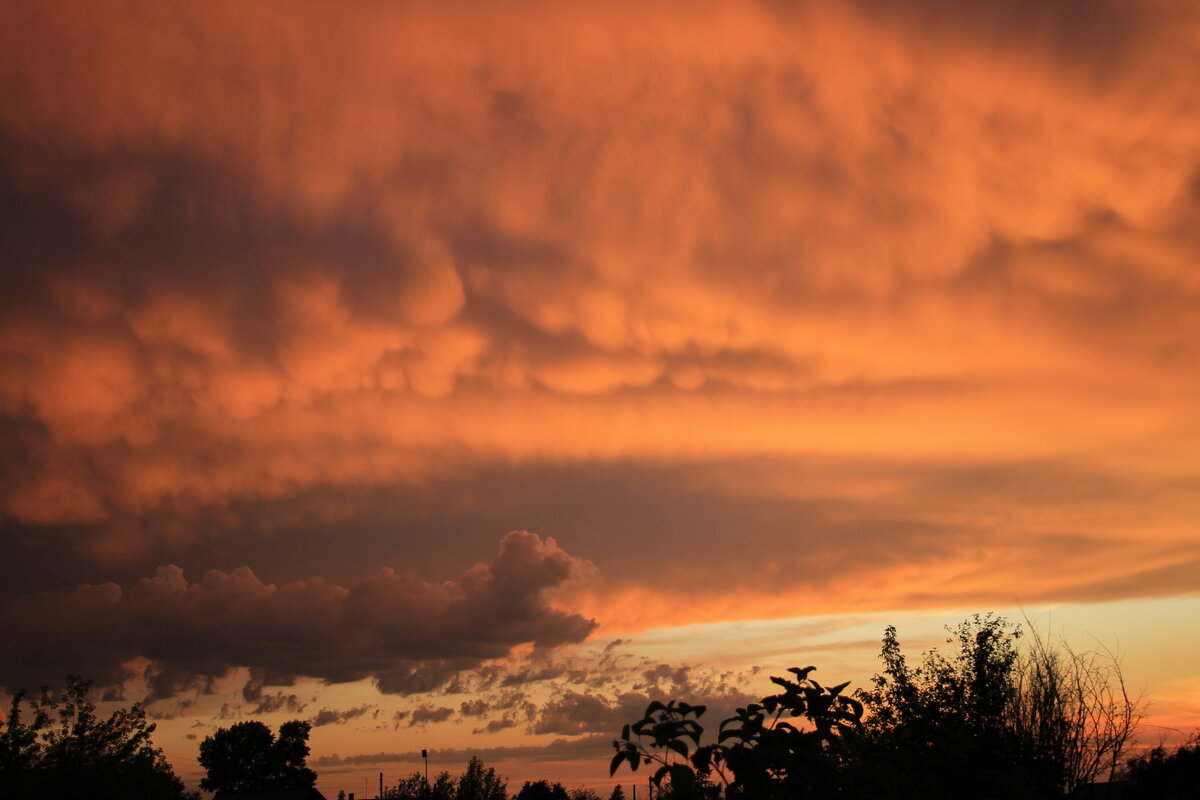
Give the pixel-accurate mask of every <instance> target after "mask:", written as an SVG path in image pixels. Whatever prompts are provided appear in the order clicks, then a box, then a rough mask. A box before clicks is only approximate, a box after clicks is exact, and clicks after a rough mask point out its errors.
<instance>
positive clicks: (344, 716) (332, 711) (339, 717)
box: [309, 703, 375, 728]
mask: <svg viewBox="0 0 1200 800" xmlns="http://www.w3.org/2000/svg"><path fill="white" fill-rule="evenodd" d="M373 708H375V706H374V705H371V704H369V703H368V704H365V705H361V706H355V707H353V708H343V709H336V708H322V709H321V710H320V711H318V712H317V715H316V716H315V717H313V718H312V719H310V720H309V722H311V723H312V724H313V727H316V728H320V727H322V726H324V725H344V724H345V723H347V722H349V721H350V720H352V719H357V718H358V717H361V716H362V715H364V714H366V713H367V712H368V711H370V710H371V709H373Z"/></svg>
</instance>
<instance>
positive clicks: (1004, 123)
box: [0, 0, 1200, 794]
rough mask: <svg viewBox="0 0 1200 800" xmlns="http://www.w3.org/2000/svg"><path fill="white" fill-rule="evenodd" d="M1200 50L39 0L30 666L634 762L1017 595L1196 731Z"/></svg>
mask: <svg viewBox="0 0 1200 800" xmlns="http://www.w3.org/2000/svg"><path fill="white" fill-rule="evenodd" d="M1198 74H1200V13H1198V12H1197V9H1196V7H1195V6H1194V5H1193V4H1188V3H1173V2H1153V1H1151V2H1106V1H1104V0H1098V1H1097V2H1087V3H1084V2H1061V3H1041V2H1023V1H1020V0H1014V2H1006V3H994V4H985V3H956V2H949V0H917V1H916V2H905V3H899V2H869V1H868V0H859V1H858V2H854V1H853V0H845V1H844V2H842V1H836V2H731V3H715V2H704V1H703V0H701V1H700V2H696V1H694V0H693V2H688V3H673V2H664V3H655V4H646V3H634V2H609V3H581V2H565V3H564V2H550V1H549V0H546V1H545V2H539V1H538V0H528V1H527V2H521V3H499V2H497V3H466V2H454V1H453V0H452V1H451V2H444V3H437V4H417V3H413V4H408V3H399V2H397V3H385V2H353V3H344V4H328V3H319V2H299V1H298V2H292V3H282V2H263V3H254V4H246V3H234V2H205V3H181V4H170V5H167V6H164V5H162V4H159V3H153V2H124V1H119V2H110V3H103V4H97V3H86V2H56V3H48V4H45V3H44V4H35V3H5V4H3V5H0V96H2V97H3V98H4V99H3V102H2V103H0V215H2V218H3V224H2V226H0V274H2V277H0V280H2V286H3V291H2V292H0V452H2V453H3V458H2V459H0V542H2V550H0V552H2V553H3V558H0V624H2V625H3V629H4V631H5V640H6V645H5V648H4V650H3V653H0V689H2V690H3V691H4V692H6V693H8V694H9V695H11V694H12V693H13V692H15V691H17V690H18V689H20V688H22V687H25V688H35V687H39V686H41V685H43V684H47V683H55V682H56V681H61V679H62V676H64V675H66V674H67V673H68V672H70V673H76V674H82V675H84V676H86V677H88V678H90V679H92V680H94V681H95V682H96V684H97V686H98V688H99V689H100V690H102V693H103V697H104V698H106V699H105V702H107V703H113V704H119V703H126V704H127V703H129V702H133V701H138V700H144V701H146V702H147V708H148V709H149V710H150V711H151V713H152V715H153V716H154V717H155V719H156V720H157V721H158V724H159V729H158V732H157V734H156V742H157V743H158V744H160V745H162V746H163V747H164V748H165V749H166V752H167V754H168V756H169V757H170V759H171V761H172V763H173V764H174V765H175V767H176V770H177V771H178V772H179V773H180V774H181V775H183V776H184V777H185V778H186V779H187V780H188V781H190V782H191V783H192V784H193V785H194V784H195V781H196V780H197V779H198V777H199V775H200V771H199V767H198V766H197V765H196V763H195V754H196V750H197V747H198V740H199V739H202V738H203V737H204V736H206V735H208V734H210V733H212V732H213V731H214V730H216V729H217V728H219V727H223V726H228V725H230V724H232V723H234V722H237V721H240V720H243V719H264V720H266V721H268V722H270V723H271V724H273V725H275V724H278V723H279V722H282V721H284V720H286V719H290V718H302V719H308V720H310V721H311V722H313V724H314V728H313V733H312V736H311V739H310V744H311V747H312V757H311V760H310V763H311V764H312V765H313V766H314V767H315V768H316V769H317V771H318V772H319V773H320V774H321V779H320V782H319V784H318V785H319V786H320V787H321V788H322V789H323V790H324V791H326V793H327V794H332V793H335V792H336V791H337V790H338V789H339V788H345V789H346V790H347V791H355V790H356V789H355V787H356V786H357V785H358V784H360V783H362V782H363V781H364V780H367V781H368V782H369V783H370V786H375V785H376V784H375V781H376V780H377V778H376V777H375V776H377V773H378V771H380V770H382V771H384V772H385V773H386V774H387V776H389V778H395V777H399V776H400V775H402V774H407V773H409V772H412V771H413V770H415V769H417V768H418V766H420V764H419V761H418V760H417V759H416V758H415V756H414V754H415V753H419V751H420V749H421V748H422V747H426V748H429V749H430V750H431V759H432V764H431V768H432V769H434V770H435V771H436V770H437V769H439V768H447V769H459V768H461V765H462V764H463V763H464V762H465V761H466V760H467V759H468V758H469V757H470V755H471V754H472V753H477V754H479V755H481V756H483V757H484V758H485V760H487V761H489V763H494V764H496V765H497V767H498V769H499V770H500V771H501V772H503V773H504V774H506V775H508V776H510V779H513V780H515V781H517V782H518V783H519V781H520V780H523V779H527V778H538V777H552V778H555V779H561V780H564V781H567V782H569V783H592V784H595V785H604V784H605V783H606V781H607V761H608V756H609V755H610V754H611V748H610V745H609V742H610V741H611V739H612V737H613V736H614V735H615V734H616V733H617V731H618V730H619V728H620V725H621V724H622V723H623V722H626V721H630V720H632V719H634V718H637V717H638V716H640V713H641V711H642V710H643V708H644V706H645V703H646V702H647V700H648V699H649V698H651V697H657V696H676V697H683V698H686V699H692V700H707V701H708V702H710V703H713V704H714V705H715V706H717V707H723V706H732V705H734V704H736V703H737V702H739V701H744V699H745V698H748V697H757V696H761V695H762V694H764V693H767V692H768V691H769V686H770V684H769V683H767V682H766V681H765V680H764V677H765V675H766V674H768V673H769V672H770V670H772V669H783V668H786V667H788V666H793V665H803V664H801V662H804V664H808V663H812V664H816V665H817V666H818V668H819V671H818V673H817V676H818V677H820V676H824V677H827V678H829V679H833V680H836V681H838V682H840V680H843V679H847V678H849V679H852V680H853V681H855V683H856V685H862V684H865V682H866V681H867V679H868V678H869V676H870V674H871V673H872V672H873V671H874V670H875V668H876V663H877V662H876V661H875V655H876V653H877V652H878V646H879V640H880V638H881V636H882V632H883V628H884V627H885V626H886V625H888V624H896V625H897V626H898V627H899V628H900V634H901V639H902V641H904V642H906V643H911V645H907V646H911V648H912V649H913V651H914V652H918V651H919V650H920V649H921V648H922V647H926V646H929V645H932V644H935V643H936V642H938V641H939V640H940V639H941V638H942V637H943V635H944V634H943V626H944V625H946V624H953V623H954V622H956V621H957V620H958V619H961V618H963V617H964V616H965V615H967V614H969V613H973V612H977V611H988V610H995V611H999V612H1001V613H1006V614H1008V615H1010V616H1011V617H1013V618H1014V619H1020V618H1021V617H1022V615H1028V617H1029V618H1030V620H1031V621H1033V622H1035V623H1036V624H1038V625H1039V626H1041V629H1042V630H1043V631H1045V632H1047V633H1049V634H1054V635H1062V636H1065V637H1066V638H1067V639H1068V640H1069V641H1071V642H1072V643H1075V644H1076V646H1080V647H1085V648H1086V647H1102V648H1108V649H1110V650H1112V651H1113V652H1114V653H1116V654H1118V655H1120V656H1121V658H1123V659H1124V660H1123V662H1122V663H1123V665H1124V669H1125V672H1126V676H1127V678H1128V679H1129V680H1130V682H1131V685H1133V686H1135V687H1136V688H1137V689H1138V690H1139V691H1143V692H1144V693H1145V695H1146V696H1147V697H1148V698H1149V699H1150V700H1151V701H1152V705H1151V707H1150V718H1149V722H1150V723H1152V724H1153V725H1157V726H1159V727H1150V728H1148V729H1147V730H1148V732H1147V733H1146V734H1145V735H1144V737H1143V738H1144V739H1147V740H1149V741H1153V740H1154V739H1155V738H1156V737H1157V736H1159V735H1175V734H1176V733H1178V732H1179V731H1180V730H1184V731H1187V730H1190V729H1192V728H1194V727H1196V726H1200V641H1198V639H1200V636H1198V635H1197V628H1196V625H1195V623H1194V621H1192V620H1194V619H1195V618H1198V615H1200V525H1198V523H1197V519H1200V456H1198V455H1197V454H1198V453H1200V411H1198V409H1200V268H1198V266H1197V265H1198V264H1200V95H1197V92H1196V75H1198ZM906 637H907V638H906ZM359 791H361V789H360V790H359Z"/></svg>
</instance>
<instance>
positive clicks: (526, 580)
mask: <svg viewBox="0 0 1200 800" xmlns="http://www.w3.org/2000/svg"><path fill="white" fill-rule="evenodd" d="M582 566H583V562H581V561H580V559H577V558H575V557H573V556H571V555H569V554H567V553H566V552H564V551H563V550H561V549H560V548H559V547H558V546H557V545H556V544H555V542H554V540H553V539H546V540H545V541H543V540H542V539H541V538H539V537H538V536H536V535H534V534H532V533H525V532H514V533H510V534H508V535H507V536H506V537H504V540H503V541H502V542H501V545H500V552H499V554H498V555H497V556H496V558H495V559H494V560H493V561H492V562H491V563H490V564H478V565H476V566H474V567H472V568H471V569H469V570H468V571H467V572H466V573H465V574H464V575H463V576H462V578H460V579H459V580H457V581H445V582H442V583H434V582H430V581H427V580H424V579H421V578H419V577H417V576H416V575H414V574H411V573H397V572H395V571H394V570H392V569H387V568H385V569H381V570H380V571H379V572H378V573H376V574H375V575H372V576H369V577H366V578H363V579H361V580H359V581H358V582H356V583H354V584H353V585H351V586H349V587H342V586H337V585H335V584H331V583H329V582H327V581H324V580H322V579H320V578H313V579H311V580H308V581H303V582H297V583H291V584H284V585H281V586H274V585H267V584H263V583H262V582H261V581H259V580H258V578H256V577H255V575H254V573H253V572H251V571H250V570H249V569H248V568H243V569H239V570H235V571H234V572H233V573H223V572H215V571H214V572H209V573H208V574H206V575H205V576H203V578H201V580H200V582H199V583H189V582H188V581H187V579H186V578H185V577H184V575H183V573H182V571H181V570H180V569H178V568H177V567H164V568H162V569H160V570H159V572H158V574H157V575H156V576H155V577H153V578H144V579H142V580H140V581H138V582H137V583H135V584H134V585H132V586H130V587H129V588H128V589H127V590H122V589H121V588H120V587H118V586H116V585H114V584H105V585H101V586H82V587H79V588H78V589H76V590H74V591H72V592H69V593H43V594H38V595H31V596H25V597H21V598H18V599H17V600H16V601H15V602H13V603H11V604H10V605H9V606H8V607H6V608H5V609H4V612H3V620H4V627H5V630H6V631H7V632H8V633H7V636H8V641H9V644H10V647H7V648H6V649H5V654H4V656H3V659H2V660H0V684H2V685H3V686H4V687H5V688H7V689H9V690H15V689H19V688H21V687H23V686H30V685H39V684H38V683H37V682H38V681H45V680H46V677H45V676H53V675H63V674H66V673H68V672H75V673H79V674H85V675H88V676H91V677H94V678H95V679H96V680H97V681H99V682H102V683H103V682H116V681H119V680H121V679H122V677H123V676H124V672H123V669H124V666H125V665H126V664H128V663H129V662H130V661H132V660H134V659H136V658H146V659H149V660H150V667H149V668H148V670H147V673H146V674H147V676H148V679H149V683H150V686H151V689H152V696H155V697H162V696H169V695H171V694H173V693H175V692H177V691H179V690H180V689H182V688H185V687H187V686H192V685H194V684H195V683H196V682H197V681H199V682H204V681H212V680H213V679H215V678H217V677H220V676H223V675H225V674H226V673H227V672H228V671H229V670H230V669H232V668H234V667H239V666H248V667H250V668H251V669H252V671H253V673H252V680H251V681H250V682H249V683H248V684H247V687H246V688H245V689H244V690H243V696H244V698H245V699H247V700H251V701H258V702H259V704H260V706H261V705H262V704H263V703H264V702H266V703H267V705H272V706H274V705H278V704H282V706H286V707H288V708H290V707H291V706H292V705H293V703H291V702H289V699H288V698H276V699H275V700H272V699H271V698H270V696H264V695H263V694H262V685H263V682H264V681H273V682H276V683H287V682H289V681H290V679H291V678H294V677H295V676H298V675H304V676H310V677H316V678H321V679H323V680H325V681H328V682H342V681H354V680H359V679H362V678H365V677H368V676H373V677H375V678H376V681H377V683H378V685H379V687H380V689H381V690H382V691H384V692H388V691H392V690H393V683H392V682H391V681H390V680H389V676H391V675H393V674H395V673H397V672H400V673H406V672H408V671H411V670H412V669H414V668H415V667H416V666H417V665H420V664H421V663H422V662H424V661H426V660H432V661H436V662H438V663H454V664H457V665H459V668H460V669H461V668H466V667H469V666H474V665H478V664H479V663H481V662H482V661H484V660H486V659H492V658H498V657H500V656H504V655H506V654H507V653H508V652H509V650H510V649H511V648H513V647H514V646H516V645H519V644H524V643H532V644H533V645H534V646H535V647H544V648H552V647H556V646H558V645H562V644H565V643H568V642H578V641H581V640H583V639H584V638H585V637H586V636H587V635H588V634H589V633H590V632H591V631H592V630H593V629H594V627H595V623H594V622H593V621H591V620H587V619H584V618H583V617H581V616H580V615H578V614H569V613H566V612H563V611H559V610H556V609H554V608H551V607H550V606H548V605H547V604H546V600H545V598H544V597H543V593H544V591H545V590H546V589H549V588H552V587H555V586H558V585H560V584H562V583H563V582H565V581H567V580H568V579H569V578H571V576H572V575H573V574H574V573H575V572H577V571H578V570H579V569H581V568H582ZM268 676H269V677H268ZM447 677H448V675H447ZM318 719H320V717H319V716H318ZM414 719H415V714H414ZM331 721H332V720H331Z"/></svg>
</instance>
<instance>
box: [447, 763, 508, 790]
mask: <svg viewBox="0 0 1200 800" xmlns="http://www.w3.org/2000/svg"><path fill="white" fill-rule="evenodd" d="M454 798H455V800H508V785H507V784H506V783H505V782H504V778H502V777H500V776H499V775H497V774H496V769H495V767H488V768H486V769H484V766H483V762H482V761H480V760H479V759H478V758H472V759H471V763H469V764H467V769H466V771H465V772H463V774H462V775H460V776H459V778H458V784H457V785H456V786H455V789H454Z"/></svg>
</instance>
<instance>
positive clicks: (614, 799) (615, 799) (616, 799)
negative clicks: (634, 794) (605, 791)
mask: <svg viewBox="0 0 1200 800" xmlns="http://www.w3.org/2000/svg"><path fill="white" fill-rule="evenodd" d="M608 800H625V790H624V789H622V788H621V784H619V783H618V784H617V785H616V786H614V787H613V790H612V794H610V795H609V796H608Z"/></svg>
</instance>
